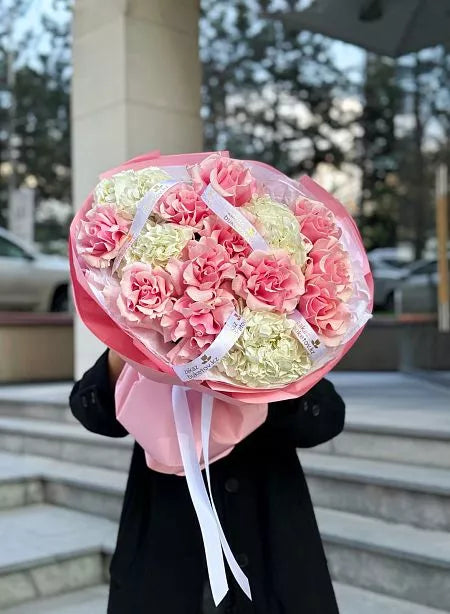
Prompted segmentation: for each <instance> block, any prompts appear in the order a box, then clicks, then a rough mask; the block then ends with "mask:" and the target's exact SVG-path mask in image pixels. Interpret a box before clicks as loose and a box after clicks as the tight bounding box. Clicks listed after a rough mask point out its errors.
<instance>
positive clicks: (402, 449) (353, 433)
mask: <svg viewBox="0 0 450 614" xmlns="http://www.w3.org/2000/svg"><path fill="white" fill-rule="evenodd" d="M449 403H450V401H449ZM449 414H450V412H449ZM367 417H368V418H370V416H367ZM433 417H434V416H433ZM430 422H431V423H432V419H431V417H430ZM315 451H316V452H318V453H320V454H333V455H335V454H338V455H341V456H354V457H357V458H367V459H374V460H385V461H391V462H397V463H404V464H411V465H424V466H427V467H441V468H445V469H450V430H449V429H448V428H447V427H446V428H445V429H442V430H439V426H438V424H437V425H436V426H434V427H425V426H423V425H410V424H409V423H408V421H407V420H406V418H405V422H404V423H401V424H390V423H389V422H386V423H383V422H381V421H380V422H377V417H376V416H373V417H372V419H371V420H369V419H367V420H366V419H362V417H361V416H360V415H359V414H358V416H357V417H353V418H352V417H348V418H347V420H346V424H345V429H344V431H343V433H341V434H340V435H339V437H336V438H335V439H333V440H332V441H329V442H328V443H326V444H323V445H321V446H317V447H316V448H315Z"/></svg>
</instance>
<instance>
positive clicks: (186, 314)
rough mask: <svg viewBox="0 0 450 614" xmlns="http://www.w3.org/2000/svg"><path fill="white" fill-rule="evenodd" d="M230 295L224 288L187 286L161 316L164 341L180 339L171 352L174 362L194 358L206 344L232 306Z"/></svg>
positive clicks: (220, 325) (221, 324)
mask: <svg viewBox="0 0 450 614" xmlns="http://www.w3.org/2000/svg"><path fill="white" fill-rule="evenodd" d="M233 298H234V297H233V295H232V294H231V293H230V292H228V291H227V290H223V289H221V288H220V289H218V290H199V289H198V288H194V287H191V288H187V290H186V293H185V295H184V296H183V297H182V298H180V299H178V300H177V301H176V303H175V304H174V308H173V310H172V311H171V312H169V313H167V314H165V315H164V316H163V318H162V319H161V327H162V331H163V334H164V338H165V340H166V341H179V343H178V344H177V346H176V347H175V348H174V349H173V350H172V351H171V352H170V355H169V360H171V362H174V363H175V364H180V363H181V362H186V361H189V360H193V359H194V358H196V357H197V356H199V355H200V354H201V353H202V351H203V350H204V349H206V348H207V347H209V345H211V343H212V342H213V341H214V339H215V338H216V336H217V335H218V334H219V333H220V331H221V330H222V328H223V325H224V324H225V322H226V320H227V318H228V316H229V315H230V314H231V312H232V311H233V309H234V302H233Z"/></svg>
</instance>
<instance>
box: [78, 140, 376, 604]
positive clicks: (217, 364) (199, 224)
mask: <svg viewBox="0 0 450 614" xmlns="http://www.w3.org/2000/svg"><path fill="white" fill-rule="evenodd" d="M70 242H71V249H70V256H71V273H72V280H73V286H74V298H75V304H76V306H77V309H78V312H79V314H80V316H81V318H82V320H83V321H84V322H85V324H86V325H87V326H88V327H89V328H90V329H91V330H92V331H93V332H94V334H95V335H96V336H97V337H98V338H100V339H101V340H102V341H103V342H104V343H106V344H107V345H108V346H109V347H112V348H113V349H115V350H116V351H118V352H119V353H120V354H121V355H122V356H123V357H124V359H125V360H126V361H127V363H128V365H129V366H128V365H127V367H126V368H125V369H124V371H123V373H122V376H121V378H120V380H119V382H118V386H117V395H116V401H117V412H118V419H119V420H120V421H121V422H122V423H123V424H124V425H125V426H126V428H127V430H128V431H129V432H130V433H132V434H133V435H134V436H135V437H136V439H137V441H139V443H141V445H142V446H143V447H144V449H145V451H146V454H147V462H148V464H149V466H150V467H153V468H155V469H157V470H159V471H168V472H173V473H184V474H185V475H186V478H187V480H188V485H189V489H190V492H191V496H192V499H193V503H194V506H195V507H196V511H197V514H198V516H199V520H200V525H201V528H202V533H203V537H204V540H205V546H206V545H207V544H208V547H206V550H207V563H208V569H209V572H210V579H211V584H212V589H213V595H214V597H215V600H216V602H219V601H220V600H221V598H222V597H223V594H224V592H226V575H225V571H224V569H223V567H222V565H223V557H222V554H221V548H223V551H224V554H225V557H226V559H227V561H228V563H229V565H230V567H231V569H232V572H233V574H234V575H235V576H236V578H237V580H238V582H239V583H240V585H241V586H242V588H243V589H244V590H245V591H246V592H247V594H249V588H248V583H247V581H246V578H245V576H243V574H242V571H241V570H240V569H239V567H238V566H237V564H236V562H235V561H234V557H233V556H232V554H231V552H230V550H229V547H228V544H227V543H226V540H225V538H224V536H223V532H222V531H221V528H220V523H218V518H217V514H216V513H215V508H214V504H213V503H212V501H211V498H210V493H209V494H208V493H207V492H206V490H205V487H204V484H203V480H202V478H201V474H200V467H199V463H201V464H202V465H203V466H204V467H205V468H206V473H207V477H208V479H209V461H210V460H211V459H212V460H215V459H217V458H220V457H221V456H223V455H224V454H227V453H228V452H229V451H230V450H231V449H232V447H233V445H234V444H235V443H237V441H239V440H240V439H242V438H243V437H244V436H246V435H247V434H248V433H250V432H251V431H252V430H254V429H255V428H256V427H257V426H259V425H260V424H261V423H262V422H263V421H264V419H265V417H266V415H267V403H268V402H270V401H275V400H281V399H287V398H293V397H297V396H299V395H301V394H303V393H305V392H306V391H307V390H308V389H309V388H311V387H312V386H313V385H314V384H315V383H316V382H317V381H318V380H319V379H321V378H322V377H323V376H324V375H325V373H326V372H328V371H329V370H330V369H331V368H332V367H333V366H334V365H335V364H336V363H337V362H338V361H339V360H340V359H341V358H342V356H343V355H344V354H345V353H346V352H347V351H348V349H349V348H350V347H351V345H352V344H353V343H354V342H355V340H356V338H357V337H358V335H359V334H360V332H361V330H362V328H363V326H364V324H365V323H366V322H367V320H368V318H369V317H370V312H371V307H372V295H373V285H372V278H371V275H370V270H369V266H368V262H367V257H366V255H365V252H364V248H363V245H362V242H361V238H360V236H359V233H358V230H357V228H356V226H355V224H354V222H353V220H352V218H351V216H350V215H349V214H348V213H347V211H346V210H345V208H344V207H343V206H342V205H341V204H340V203H338V202H337V201H336V200H335V199H333V197H331V196H330V195H329V194H328V193H327V192H325V191H324V190H322V188H320V187H319V186H318V185H317V184H315V183H314V182H313V181H312V180H311V179H309V178H303V179H301V180H300V182H296V181H293V180H291V179H289V178H288V177H286V176H285V175H283V174H282V173H280V172H279V171H276V170H275V169H273V168H271V167H269V166H267V165H265V164H262V163H258V162H255V161H240V160H235V159H232V158H230V157H228V155H227V154H226V153H225V152H221V153H213V154H189V155H180V156H159V154H158V153H157V152H154V153H151V154H148V155H147V156H143V157H141V158H137V159H134V160H132V161H130V162H128V163H126V164H124V165H122V166H121V167H119V168H117V169H113V170H111V171H109V172H108V173H105V174H104V175H103V176H102V177H101V178H100V182H99V183H98V185H97V186H96V188H95V190H94V191H93V193H92V194H91V195H90V196H89V198H88V199H87V201H86V202H85V204H84V206H83V207H82V208H81V210H80V211H79V212H78V214H77V215H76V217H75V219H74V221H73V223H72V227H71V237H70ZM213 410H214V411H213ZM172 412H173V413H172ZM210 446H211V452H210ZM206 508H208V510H209V511H208V512H207V513H206V512H205V509H206ZM208 527H209V529H210V530H208ZM214 527H215V528H214ZM213 543H215V544H216V550H215V553H216V554H215V555H211V554H210V555H209V556H208V548H209V552H210V553H211V551H214V547H212V546H211V544H213ZM219 550H220V559H221V560H222V565H220V564H219V563H218V560H219Z"/></svg>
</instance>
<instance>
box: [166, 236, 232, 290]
mask: <svg viewBox="0 0 450 614" xmlns="http://www.w3.org/2000/svg"><path fill="white" fill-rule="evenodd" d="M182 255H183V259H184V260H185V261H180V260H175V259H173V260H171V261H170V262H169V263H168V264H167V267H166V269H167V271H168V272H169V273H170V275H171V276H172V277H173V279H174V280H176V283H177V284H179V285H180V286H194V287H196V288H198V289H199V290H211V289H212V288H218V287H219V286H220V285H221V284H222V283H223V282H224V281H225V280H227V279H233V277H234V275H235V266H234V264H233V263H232V262H231V261H230V257H229V255H228V252H227V250H226V249H225V247H223V246H222V245H218V243H216V241H214V239H212V238H211V237H201V238H200V240H199V241H189V243H188V244H187V245H186V247H185V248H184V250H183V254H182Z"/></svg>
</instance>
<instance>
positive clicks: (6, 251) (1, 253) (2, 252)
mask: <svg viewBox="0 0 450 614" xmlns="http://www.w3.org/2000/svg"><path fill="white" fill-rule="evenodd" d="M27 257H28V254H27V252H26V251H25V250H23V249H22V248H21V247H19V246H18V245H16V244H15V243H12V242H11V241H8V239H5V238H4V237H0V258H24V259H25V258H27Z"/></svg>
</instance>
